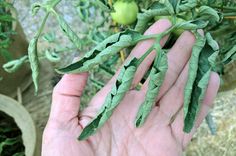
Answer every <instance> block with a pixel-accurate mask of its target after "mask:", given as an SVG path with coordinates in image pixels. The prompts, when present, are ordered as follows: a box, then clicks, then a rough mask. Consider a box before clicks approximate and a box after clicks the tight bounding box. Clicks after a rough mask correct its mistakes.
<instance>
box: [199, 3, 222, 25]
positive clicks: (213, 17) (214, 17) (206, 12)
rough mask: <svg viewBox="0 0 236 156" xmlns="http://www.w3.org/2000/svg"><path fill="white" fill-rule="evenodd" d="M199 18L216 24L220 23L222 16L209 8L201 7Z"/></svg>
mask: <svg viewBox="0 0 236 156" xmlns="http://www.w3.org/2000/svg"><path fill="white" fill-rule="evenodd" d="M198 16H199V17H204V18H205V19H208V20H210V21H214V22H219V21H220V16H219V15H218V12H217V11H216V10H215V9H213V8H211V7H209V6H201V7H200V8H199V13H198Z"/></svg>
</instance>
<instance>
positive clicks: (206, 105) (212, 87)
mask: <svg viewBox="0 0 236 156" xmlns="http://www.w3.org/2000/svg"><path fill="white" fill-rule="evenodd" d="M219 85H220V79H219V76H218V74H216V73H212V74H211V76H210V81H209V85H208V87H207V90H206V94H205V98H204V100H203V103H202V105H201V108H200V111H199V113H198V116H197V119H196V123H195V126H194V127H193V129H192V131H191V132H190V133H189V134H186V133H184V132H183V127H184V114H183V108H182V109H181V110H180V112H179V113H178V115H177V117H176V119H175V120H174V122H173V123H172V124H171V128H172V131H173V134H174V136H175V137H176V139H177V141H179V143H180V144H181V145H182V147H183V148H185V147H186V146H187V145H188V143H189V142H190V141H191V139H192V137H193V134H194V133H195V132H196V130H197V128H198V127H199V125H200V124H201V123H202V121H203V119H204V118H205V117H206V115H207V114H208V111H209V109H210V108H211V107H212V105H213V101H214V98H215V96H216V94H217V91H218V89H219Z"/></svg>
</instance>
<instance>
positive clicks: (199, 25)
mask: <svg viewBox="0 0 236 156" xmlns="http://www.w3.org/2000/svg"><path fill="white" fill-rule="evenodd" d="M207 25H208V22H207V21H203V20H193V21H187V22H183V23H179V25H178V28H180V29H183V30H197V29H203V28H205V27H206V26H207Z"/></svg>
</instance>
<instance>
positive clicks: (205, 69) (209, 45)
mask: <svg viewBox="0 0 236 156" xmlns="http://www.w3.org/2000/svg"><path fill="white" fill-rule="evenodd" d="M201 38H203V37H201ZM203 39H205V37H204V38H203ZM200 40H202V39H200ZM200 40H198V39H197V43H200V42H198V41H200ZM206 40H207V42H205V44H203V45H204V47H203V48H202V49H200V47H199V48H198V50H200V55H199V58H198V59H195V60H196V61H197V62H195V61H194V63H197V65H194V68H193V62H191V61H192V58H193V56H194V54H193V53H194V52H195V51H193V53H192V56H191V60H190V69H189V80H188V82H187V85H186V88H185V99H184V117H185V119H184V131H185V132H187V133H189V132H190V131H191V130H192V128H193V126H194V124H195V120H196V117H197V115H198V113H199V110H200V108H201V104H202V101H203V99H204V96H205V92H206V89H207V86H208V82H209V78H210V74H211V72H212V67H213V66H214V65H215V61H216V58H217V56H218V53H219V49H218V48H217V47H218V45H216V44H215V43H216V42H215V41H214V40H213V39H212V37H211V35H210V34H209V33H208V34H206ZM202 41H203V40H202ZM198 50H197V51H198ZM195 57H196V56H195ZM191 64H192V65H191ZM191 66H192V67H191ZM196 68H197V72H196V73H194V75H196V76H195V78H194V79H192V77H190V75H193V72H195V71H196ZM192 82H193V83H192ZM190 83H192V85H191V84H190Z"/></svg>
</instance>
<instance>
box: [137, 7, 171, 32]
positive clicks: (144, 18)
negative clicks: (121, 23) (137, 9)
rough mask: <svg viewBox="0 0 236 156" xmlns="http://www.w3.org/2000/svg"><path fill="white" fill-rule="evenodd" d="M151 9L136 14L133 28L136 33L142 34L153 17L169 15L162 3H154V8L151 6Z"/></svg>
mask: <svg viewBox="0 0 236 156" xmlns="http://www.w3.org/2000/svg"><path fill="white" fill-rule="evenodd" d="M151 8H152V9H149V10H143V13H139V14H138V21H137V24H136V26H135V30H136V31H138V32H141V33H143V32H144V31H145V30H146V29H147V27H148V23H149V22H150V21H151V20H152V19H153V18H154V17H155V16H168V15H170V13H169V10H168V8H167V7H166V6H165V5H164V4H162V3H158V4H156V3H155V6H153V7H152V6H151Z"/></svg>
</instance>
